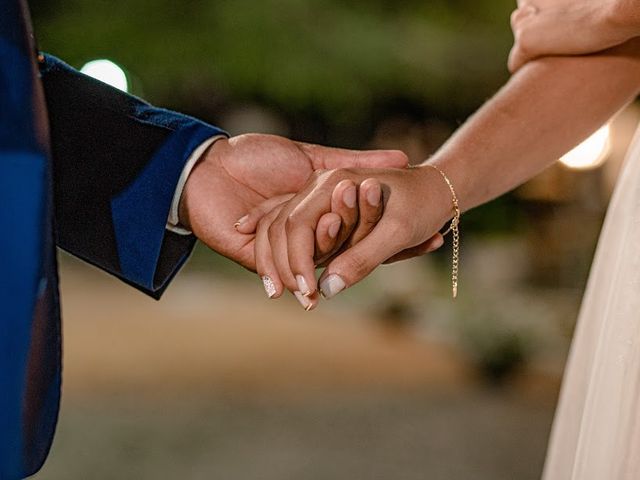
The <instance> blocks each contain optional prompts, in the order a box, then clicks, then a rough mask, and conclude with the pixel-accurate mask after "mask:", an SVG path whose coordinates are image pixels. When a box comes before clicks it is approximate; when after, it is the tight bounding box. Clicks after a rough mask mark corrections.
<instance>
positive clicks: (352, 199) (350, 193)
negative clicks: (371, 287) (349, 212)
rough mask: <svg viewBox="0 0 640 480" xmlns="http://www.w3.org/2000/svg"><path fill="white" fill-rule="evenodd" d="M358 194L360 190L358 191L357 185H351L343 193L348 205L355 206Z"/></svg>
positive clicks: (345, 202)
mask: <svg viewBox="0 0 640 480" xmlns="http://www.w3.org/2000/svg"><path fill="white" fill-rule="evenodd" d="M357 195H358V192H356V187H349V188H347V189H346V190H345V191H344V193H343V194H342V200H343V201H344V204H345V205H346V206H347V207H349V208H355V206H356V196H357Z"/></svg>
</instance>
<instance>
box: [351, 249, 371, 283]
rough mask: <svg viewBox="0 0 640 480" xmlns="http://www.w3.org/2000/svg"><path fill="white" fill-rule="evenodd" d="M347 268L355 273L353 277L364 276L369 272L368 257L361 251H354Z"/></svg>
mask: <svg viewBox="0 0 640 480" xmlns="http://www.w3.org/2000/svg"><path fill="white" fill-rule="evenodd" d="M346 268H347V269H348V271H349V272H350V273H351V275H353V278H357V279H360V278H363V277H365V276H366V275H367V274H368V273H369V270H370V268H369V262H368V261H367V258H366V257H364V256H363V255H361V254H359V253H352V254H351V255H350V256H349V258H348V260H347V262H346Z"/></svg>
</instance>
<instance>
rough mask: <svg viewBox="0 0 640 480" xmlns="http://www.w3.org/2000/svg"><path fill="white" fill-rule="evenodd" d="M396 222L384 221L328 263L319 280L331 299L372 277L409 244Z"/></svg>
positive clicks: (325, 293) (326, 296) (322, 290)
mask: <svg viewBox="0 0 640 480" xmlns="http://www.w3.org/2000/svg"><path fill="white" fill-rule="evenodd" d="M401 232H402V230H401V228H399V227H398V225H397V221H396V220H388V221H385V217H383V218H382V220H381V221H380V223H378V225H376V227H375V228H374V229H373V231H372V232H371V233H370V234H369V235H368V236H366V237H365V238H363V239H362V240H361V241H360V243H357V244H355V245H354V246H353V247H351V248H349V249H348V250H346V251H345V252H343V253H341V254H340V255H338V256H337V257H336V258H335V259H333V260H332V261H331V263H329V265H328V266H327V268H326V269H325V271H324V273H323V274H322V275H321V277H320V281H319V282H320V291H321V292H322V295H323V296H324V297H325V298H332V297H334V296H335V295H337V294H338V293H340V292H341V291H342V290H344V289H346V288H349V287H351V286H352V285H354V284H356V283H358V282H359V281H360V280H362V279H363V278H365V277H366V276H367V275H369V274H370V273H371V272H372V271H373V270H374V269H375V268H376V267H378V266H379V265H381V264H382V263H384V262H385V261H386V260H388V259H389V258H391V257H393V256H394V255H396V254H398V253H399V252H401V251H402V250H403V244H405V242H406V241H407V239H406V238H404V237H403V235H402V233H401Z"/></svg>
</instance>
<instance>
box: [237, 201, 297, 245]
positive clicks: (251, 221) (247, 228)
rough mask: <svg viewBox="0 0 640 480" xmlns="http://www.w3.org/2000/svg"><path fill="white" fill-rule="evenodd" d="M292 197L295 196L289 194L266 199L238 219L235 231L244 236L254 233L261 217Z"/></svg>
mask: <svg viewBox="0 0 640 480" xmlns="http://www.w3.org/2000/svg"><path fill="white" fill-rule="evenodd" d="M294 196H295V194H293V193H291V194H286V195H278V196H277V197H272V198H268V199H267V200H265V201H264V202H262V203H261V204H260V205H258V206H257V207H254V208H253V209H252V210H250V211H249V213H247V214H246V215H245V216H244V217H242V218H240V219H239V220H238V221H237V222H236V224H235V225H234V226H235V227H236V230H237V231H238V232H240V233H244V234H246V235H249V234H252V233H255V231H256V227H257V226H258V222H259V221H260V220H261V219H262V217H264V216H265V215H266V214H267V213H269V212H271V211H272V210H273V209H274V208H276V207H277V206H278V205H280V204H282V203H285V202H288V201H289V200H291V199H292V198H293V197H294Z"/></svg>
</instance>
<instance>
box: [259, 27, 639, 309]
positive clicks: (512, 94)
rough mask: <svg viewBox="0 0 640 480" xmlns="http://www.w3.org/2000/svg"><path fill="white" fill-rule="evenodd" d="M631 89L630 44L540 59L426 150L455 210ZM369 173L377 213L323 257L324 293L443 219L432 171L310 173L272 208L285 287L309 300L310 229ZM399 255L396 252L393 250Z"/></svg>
mask: <svg viewBox="0 0 640 480" xmlns="http://www.w3.org/2000/svg"><path fill="white" fill-rule="evenodd" d="M639 92H640V40H639V39H633V40H630V41H628V42H626V43H624V44H622V45H619V46H617V47H614V48H611V49H609V50H606V51H604V52H601V53H598V54H594V55H588V56H575V57H545V58H539V59H536V60H533V61H531V62H529V63H528V64H526V65H525V66H524V67H522V68H521V69H520V70H519V71H518V72H517V73H516V74H515V75H513V77H512V78H511V79H510V80H509V82H508V83H507V84H506V85H505V86H504V87H503V88H502V89H501V90H500V91H499V92H498V93H497V94H496V95H495V96H494V98H492V99H491V100H490V101H488V102H487V103H486V104H485V105H484V106H483V107H482V108H481V109H480V110H479V111H478V112H477V113H476V114H475V115H473V116H472V117H471V118H470V119H469V120H468V121H467V122H466V123H465V125H463V127H461V128H460V129H459V130H458V131H457V132H456V133H455V134H454V135H453V136H452V137H451V138H450V140H449V141H448V142H447V143H446V144H445V145H444V146H443V147H442V148H441V149H440V150H439V152H437V153H436V155H435V156H433V157H432V158H431V159H430V160H429V163H430V164H433V165H436V166H437V167H438V168H440V169H441V170H442V171H444V172H445V173H446V174H447V176H448V177H449V178H450V179H451V182H452V184H453V185H454V187H455V189H456V192H457V195H458V198H459V201H460V207H461V209H462V210H463V211H466V210H469V209H471V208H473V207H475V206H478V205H480V204H483V203H485V202H487V201H489V200H491V199H493V198H496V197H497V196H499V195H502V194H503V193H505V192H507V191H510V190H512V189H513V188H515V187H516V186H518V185H520V184H522V183H523V182H525V181H526V180H528V179H530V178H532V177H533V176H535V175H537V174H538V173H539V172H541V171H542V170H543V169H545V168H546V167H548V166H549V165H551V164H552V163H554V162H555V161H556V160H557V159H558V158H559V157H560V156H561V155H562V154H564V153H565V152H567V151H568V150H570V149H571V148H572V147H574V146H575V145H577V144H578V143H579V142H580V141H582V140H583V139H585V138H586V137H588V136H589V135H590V134H591V133H592V132H594V131H595V130H597V129H598V128H599V127H600V126H601V125H603V124H604V123H605V122H606V121H607V120H608V119H609V118H611V116H613V115H614V114H615V113H616V112H618V111H619V110H620V109H621V108H622V107H623V106H625V105H626V104H628V103H629V102H631V101H632V100H633V99H634V98H635V97H636V96H637V95H638V93H639ZM369 178H376V179H378V180H379V181H380V182H381V183H382V185H383V189H384V190H385V213H384V215H383V217H382V218H381V219H380V222H379V223H378V225H377V226H376V227H375V228H374V229H373V231H372V232H371V234H369V235H368V236H367V237H365V238H364V239H362V240H361V241H360V242H359V243H358V244H356V245H354V246H353V247H351V248H350V249H348V250H347V251H345V252H344V253H342V254H340V255H338V256H337V257H336V258H335V259H333V260H332V261H331V262H330V263H329V264H328V266H327V268H326V269H325V272H324V273H323V274H322V276H321V278H320V284H321V286H322V291H323V293H324V294H325V296H327V297H331V296H333V295H335V294H336V293H338V292H339V291H341V290H343V289H345V288H348V287H350V286H351V285H353V284H355V283H357V282H358V281H360V280H361V279H362V278H364V277H365V276H367V275H368V274H369V273H371V271H372V270H373V269H375V268H376V267H377V266H378V265H380V264H381V263H383V262H385V261H386V260H388V259H389V258H392V257H394V256H396V255H398V254H406V253H407V249H409V252H412V249H413V251H414V253H419V252H420V249H421V248H422V247H423V246H424V242H426V241H427V239H429V238H431V237H432V236H433V235H434V234H435V233H436V232H437V231H438V230H439V229H440V228H441V227H442V226H443V225H444V224H445V223H446V222H447V220H449V219H450V218H451V216H452V203H451V194H450V192H449V190H448V188H447V186H446V184H445V183H444V181H443V179H442V177H441V176H440V174H439V173H438V172H437V171H435V170H434V169H433V168H430V167H427V166H420V167H418V168H413V169H409V170H400V171H398V170H377V171H376V170H372V169H352V168H349V169H337V170H332V171H326V172H319V173H316V174H314V175H313V176H312V178H311V180H310V181H309V183H308V184H307V186H306V187H305V188H304V189H303V190H301V192H300V193H299V194H298V195H296V196H295V197H293V198H292V199H291V200H290V201H289V202H288V203H287V204H285V206H283V207H282V209H281V210H280V212H279V213H278V215H277V216H276V217H275V218H274V219H271V221H270V222H269V223H261V224H259V226H258V235H260V232H259V231H260V229H267V233H268V238H269V248H270V251H269V252H265V251H260V252H256V256H257V257H260V256H266V255H271V257H273V258H274V259H275V260H276V267H277V270H278V274H279V276H280V278H281V279H282V281H283V282H284V284H285V286H286V288H288V289H289V290H291V291H292V292H295V291H299V287H300V286H299V283H300V282H297V281H296V279H297V278H298V277H299V276H302V277H303V278H304V279H305V283H306V284H307V285H308V286H309V288H310V290H311V292H310V295H309V297H310V298H312V299H313V301H314V305H315V302H317V295H316V294H317V291H318V283H317V282H316V280H315V276H314V270H315V265H314V260H313V235H312V233H313V231H314V230H313V229H314V227H315V225H316V224H317V222H318V219H319V218H320V217H321V216H322V215H323V214H324V213H326V212H327V211H328V209H329V208H330V202H329V200H328V199H330V196H331V192H332V191H333V189H334V188H335V186H336V185H337V184H338V183H340V182H342V181H344V180H350V181H352V182H354V183H355V184H356V185H359V184H361V183H362V182H363V181H365V180H367V179H369ZM403 252H404V253H403Z"/></svg>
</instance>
